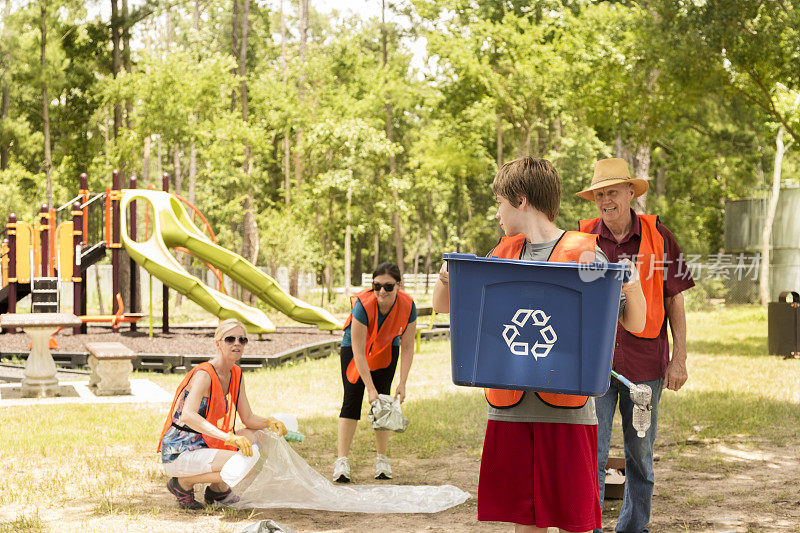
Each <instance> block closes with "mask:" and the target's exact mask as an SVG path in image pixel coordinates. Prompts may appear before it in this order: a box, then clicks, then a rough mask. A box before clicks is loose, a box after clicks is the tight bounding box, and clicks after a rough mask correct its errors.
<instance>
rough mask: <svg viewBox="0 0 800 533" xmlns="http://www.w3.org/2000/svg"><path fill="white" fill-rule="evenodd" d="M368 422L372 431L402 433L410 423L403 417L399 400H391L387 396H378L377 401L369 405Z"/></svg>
mask: <svg viewBox="0 0 800 533" xmlns="http://www.w3.org/2000/svg"><path fill="white" fill-rule="evenodd" d="M369 421H370V422H372V429H385V430H389V431H396V432H397V433H402V432H404V431H405V430H406V429H407V428H408V425H409V424H410V422H409V421H408V418H406V417H404V416H403V411H402V409H401V408H400V398H392V397H391V396H389V395H387V394H379V395H378V399H377V400H375V401H374V402H372V403H371V404H370V408H369Z"/></svg>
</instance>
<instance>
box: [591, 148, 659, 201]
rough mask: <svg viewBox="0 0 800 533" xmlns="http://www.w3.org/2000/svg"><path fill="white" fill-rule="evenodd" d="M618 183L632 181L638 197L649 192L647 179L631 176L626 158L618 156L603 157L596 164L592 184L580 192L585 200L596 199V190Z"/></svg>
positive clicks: (635, 194)
mask: <svg viewBox="0 0 800 533" xmlns="http://www.w3.org/2000/svg"><path fill="white" fill-rule="evenodd" d="M618 183H630V184H631V185H633V197H634V198H637V197H639V196H641V195H643V194H644V193H646V192H647V181H645V180H643V179H641V178H631V173H630V171H629V170H628V163H627V162H626V161H625V160H624V159H618V158H616V157H614V158H610V159H601V160H600V161H598V162H597V163H595V164H594V176H593V177H592V184H591V185H589V186H588V187H587V188H585V189H584V190H582V191H581V192H579V193H576V195H577V196H580V197H581V198H583V199H584V200H591V201H594V191H596V190H597V189H602V188H603V187H610V186H611V185H617V184H618Z"/></svg>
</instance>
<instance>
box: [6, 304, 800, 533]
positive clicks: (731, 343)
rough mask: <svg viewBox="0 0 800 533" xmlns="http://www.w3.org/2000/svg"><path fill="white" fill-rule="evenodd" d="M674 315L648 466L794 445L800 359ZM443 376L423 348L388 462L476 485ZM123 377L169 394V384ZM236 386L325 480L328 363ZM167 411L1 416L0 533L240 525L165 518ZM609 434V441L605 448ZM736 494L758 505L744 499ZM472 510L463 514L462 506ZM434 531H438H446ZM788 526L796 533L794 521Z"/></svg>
mask: <svg viewBox="0 0 800 533" xmlns="http://www.w3.org/2000/svg"><path fill="white" fill-rule="evenodd" d="M687 318H688V328H689V344H688V351H689V381H688V382H687V384H686V386H685V387H684V389H682V390H681V391H679V392H678V393H675V392H671V391H665V393H664V395H663V397H662V403H661V408H660V421H659V422H660V423H659V438H658V442H657V447H658V449H657V451H658V453H659V456H660V461H662V462H666V463H663V464H667V463H668V464H669V465H670V469H671V470H670V471H672V470H675V471H676V472H680V471H681V470H682V469H686V470H698V469H699V470H704V471H707V472H708V473H709V475H718V474H719V475H725V472H726V471H727V470H726V468H727V467H726V466H725V465H726V464H727V462H726V459H725V453H724V452H722V451H719V449H718V448H719V447H718V446H717V447H716V448H715V445H718V444H720V443H723V444H725V445H727V446H728V448H730V447H731V446H740V445H741V446H744V447H745V448H748V447H749V448H753V449H756V448H758V447H760V446H771V447H780V446H786V445H790V444H792V443H795V442H796V441H797V440H798V436H800V360H784V359H782V358H780V357H775V356H767V355H766V329H767V328H766V312H765V311H763V310H762V309H761V308H758V307H750V306H741V307H728V308H721V309H718V310H714V311H703V312H693V313H689V315H688V317H687ZM449 365H450V357H449V343H448V342H446V341H444V342H443V341H438V342H431V343H427V344H426V343H423V347H422V351H421V353H419V354H417V355H416V357H415V362H414V367H413V369H412V372H411V377H410V379H409V384H408V399H407V401H406V403H405V406H404V411H405V413H406V415H407V416H408V417H409V418H410V419H411V421H412V425H411V427H410V428H409V431H407V432H406V433H403V434H399V435H395V436H394V437H393V438H392V441H391V444H390V449H391V454H392V455H393V456H394V457H398V458H399V457H406V458H409V460H419V461H422V462H425V461H428V462H430V464H434V463H435V462H442V461H447V460H449V458H452V457H455V456H458V457H460V458H468V459H469V461H470V464H474V465H475V467H474V469H475V472H474V473H472V474H474V476H473V477H475V478H477V464H478V462H477V461H478V460H479V458H480V451H481V446H482V435H483V429H484V425H485V407H484V405H485V402H484V400H483V396H482V391H481V390H479V389H471V388H464V387H456V386H454V385H453V384H452V382H451V380H450V366H449ZM135 377H138V378H142V377H146V378H148V379H151V380H152V381H154V382H156V383H158V384H159V385H161V386H162V387H163V388H165V389H167V390H174V388H175V386H176V385H177V384H178V382H179V381H180V379H181V377H182V376H179V375H161V374H139V375H137V376H135ZM245 380H246V384H247V390H248V395H249V396H250V398H251V403H252V404H253V405H254V406H255V410H256V411H257V412H261V413H265V414H268V413H272V412H287V413H293V414H295V415H296V416H297V417H298V418H299V419H300V430H301V431H302V432H303V433H305V434H306V435H307V439H306V440H305V441H304V442H303V443H300V444H297V445H295V446H296V448H295V449H296V450H297V451H298V452H299V453H300V454H301V455H302V456H303V457H304V458H305V459H306V460H307V461H308V462H309V463H310V464H311V465H312V466H314V467H315V468H316V469H317V470H318V471H319V472H321V473H323V474H324V475H325V476H326V477H327V476H328V475H329V470H330V468H331V465H332V463H333V460H334V459H335V442H336V417H337V416H338V410H339V407H340V401H341V384H340V382H339V361H338V357H327V358H325V359H320V360H315V361H304V362H300V363H294V364H291V365H287V366H285V367H281V368H274V369H269V370H263V371H258V372H255V373H247V374H246V375H245ZM167 407H168V406H166V405H148V404H143V405H133V404H122V405H54V406H33V407H3V408H0V419H1V420H2V422H3V423H2V424H0V468H1V470H0V471H2V474H0V479H1V480H2V483H3V487H4V490H3V491H2V493H0V531H40V530H41V531H45V530H53V531H59V530H61V529H62V527H61V526H63V525H64V524H66V523H67V522H63V520H66V516H68V515H69V516H71V517H72V518H70V520H71V521H69V524H72V525H71V526H70V528H68V529H70V530H73V529H75V530H77V529H81V528H83V529H84V530H88V529H93V527H92V524H94V523H98V521H99V522H102V523H106V524H108V523H109V522H108V520H114V519H119V520H121V522H120V523H123V524H128V525H126V526H125V527H126V528H130V527H131V526H130V525H129V524H130V523H137V524H138V523H142V524H149V525H148V526H147V527H142V528H141V529H142V530H144V529H147V530H154V531H157V530H161V529H166V528H168V527H170V524H173V525H174V523H175V521H176V520H177V523H179V524H194V526H192V527H198V528H201V529H204V530H211V531H215V530H220V531H238V530H239V529H241V527H243V525H244V524H246V523H250V522H252V521H253V519H252V517H250V515H249V514H248V513H246V512H241V511H239V512H230V511H227V512H224V513H223V512H221V511H205V512H201V513H199V514H198V515H188V514H186V513H181V512H178V511H177V510H176V508H175V505H174V501H172V497H171V496H169V495H168V494H166V490H165V489H164V488H163V484H164V482H165V477H164V476H163V474H162V471H161V469H160V466H159V465H158V464H157V463H156V457H157V456H156V454H155V447H156V440H157V437H158V433H159V430H160V428H161V425H162V423H163V420H164V416H165V413H166V409H167ZM364 418H366V417H364ZM370 433H371V432H370V431H369V430H368V429H367V423H366V421H365V420H363V419H362V423H361V424H360V425H359V430H358V432H357V434H356V438H355V442H354V446H353V451H352V453H351V461H352V462H353V463H364V464H367V463H370V464H371V458H372V456H373V453H374V451H373V450H374V448H373V446H374V440H373V438H372V436H371V434H370ZM619 433H620V432H619V431H615V443H616V448H617V450H619V449H620V448H619V443H620V442H621V438H619ZM698 449H701V453H698ZM737 449H738V448H737ZM690 452H691V453H690ZM737 453H738V452H737ZM720 473H721V474H720ZM472 474H470V475H472ZM661 479H663V480H664V481H663V482H664V483H668V482H669V479H670V478H669V475H666V476H664V475H662V477H661ZM433 482H434V483H435V482H443V481H441V480H438V481H433ZM659 482H661V481H659ZM659 482H657V490H658V487H659V485H658V483H659ZM165 495H166V496H169V498H167V497H166V496H165ZM473 496H475V494H473ZM742 497H744V495H743V496H742ZM749 497H750V498H751V499H755V500H758V495H757V494H749ZM719 498H720V496H715V495H714V494H700V495H698V494H686V495H683V496H681V495H675V494H665V495H664V497H663V498H662V499H661V500H659V501H658V502H656V503H655V504H654V515H655V513H656V511H657V510H659V509H661V510H662V511H664V512H666V510H667V509H670V511H669V512H673V513H677V512H682V511H681V509H686V508H692V506H694V508H696V509H700V514H701V515H702V509H703V506H705V505H719V504H720V502H719V501H718V500H719ZM793 498H794V499H793V500H792V501H794V500H796V499H797V498H796V497H793ZM790 499H791V498H790ZM756 503H757V502H756ZM465 505H467V504H465ZM754 505H756V504H754ZM797 505H800V502H797ZM673 508H674V509H675V510H673ZM472 509H473V510H472V511H470V512H471V513H474V504H473V508H472ZM612 509H613V508H612ZM768 511H769V509H767V511H765V512H768ZM709 512H710V511H709ZM776 512H777V511H776ZM76 516H77V517H78V518H75V517H76ZM292 516H294V515H292ZM448 516H449V518H448V519H453V515H448ZM471 516H472V521H473V523H474V524H476V523H475V522H474V520H475V517H474V515H471ZM176 517H178V518H176ZM465 519H466V518H465ZM204 520H205V521H206V522H204ZM431 520H436V518H435V517H433V518H431ZM440 520H441V518H440ZM209 521H210V522H209ZM110 523H112V524H113V523H114V522H110ZM432 523H434V524H435V523H436V522H435V521H434V522H432ZM612 523H613V522H612ZM203 524H207V525H208V527H205V526H203ZM161 525H163V526H164V527H161ZM287 525H290V526H291V525H292V524H291V523H289V524H287ZM439 525H440V526H442V527H444V529H442V530H447V527H446V523H439ZM201 526H202V527H201ZM186 527H189V526H186ZM475 527H477V525H476V526H475ZM795 527H797V528H800V521H798V522H797V524H796V525H795ZM106 529H108V527H106ZM133 529H134V530H140V528H138V527H133ZM411 529H413V527H412V528H411ZM423 529H424V528H423ZM181 530H186V529H185V528H184V529H181ZM345 530H347V529H345ZM660 530H672V529H670V528H663V527H662V528H660ZM676 530H683V529H676ZM689 530H691V529H689ZM756 530H758V529H756ZM795 530H797V529H795Z"/></svg>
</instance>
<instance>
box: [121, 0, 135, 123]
mask: <svg viewBox="0 0 800 533" xmlns="http://www.w3.org/2000/svg"><path fill="white" fill-rule="evenodd" d="M129 23H130V21H129V20H128V0H122V20H121V26H122V48H123V51H122V65H123V67H124V68H125V72H127V73H128V74H130V73H131V32H130V28H129ZM125 125H126V127H127V128H128V129H129V130H130V129H133V102H131V101H130V100H125Z"/></svg>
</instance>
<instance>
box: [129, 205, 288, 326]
mask: <svg viewBox="0 0 800 533" xmlns="http://www.w3.org/2000/svg"><path fill="white" fill-rule="evenodd" d="M126 200H127V201H126ZM128 201H130V199H129V198H127V197H123V200H122V202H121V203H120V205H121V206H123V207H122V209H121V211H122V212H123V213H125V212H126V211H125V209H126V208H127V205H128ZM154 211H155V213H156V214H155V224H154V225H153V227H154V228H158V227H159V218H160V213H159V212H158V210H157V209H156V210H154ZM126 218H127V217H124V216H123V217H120V219H121V220H120V223H121V227H120V230H121V231H120V233H121V235H122V244H123V245H124V246H125V249H126V250H127V251H128V254H130V256H131V258H133V260H134V261H136V262H137V263H138V264H139V265H141V266H142V267H144V269H145V270H147V271H148V272H149V273H150V274H152V275H153V276H155V277H156V278H158V279H159V280H161V282H162V283H164V284H165V285H167V286H168V287H169V288H171V289H173V290H175V291H178V292H179V293H181V294H183V295H184V296H186V297H187V298H189V299H190V300H192V301H193V302H195V303H196V304H198V305H199V306H200V307H202V308H203V309H205V310H206V311H208V312H209V313H211V314H212V315H214V316H216V317H219V318H222V319H225V318H236V319H237V320H239V321H240V322H241V323H242V324H244V326H245V328H246V329H247V331H248V332H249V333H272V332H273V331H275V325H274V324H273V323H272V321H271V320H270V319H269V318H268V317H267V315H265V314H264V312H263V311H262V310H261V309H256V308H254V307H250V306H249V305H245V304H243V303H242V302H240V301H239V300H237V299H236V298H231V297H230V296H228V295H227V294H224V293H222V292H219V291H216V290H214V289H212V288H211V287H209V286H207V285H206V284H205V283H203V282H201V281H200V280H199V279H197V278H196V277H194V276H192V275H191V274H189V273H188V272H187V271H186V270H185V269H184V268H183V266H181V264H180V263H178V261H177V260H176V259H175V258H174V257H173V256H172V254H171V253H170V252H169V249H168V248H167V245H166V244H165V242H164V240H163V239H162V238H161V235H160V234H159V232H158V231H154V232H153V236H152V237H151V238H150V239H148V240H147V241H144V242H135V241H133V240H131V239H130V238H129V237H128V228H127V221H126V220H125V219H126Z"/></svg>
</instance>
